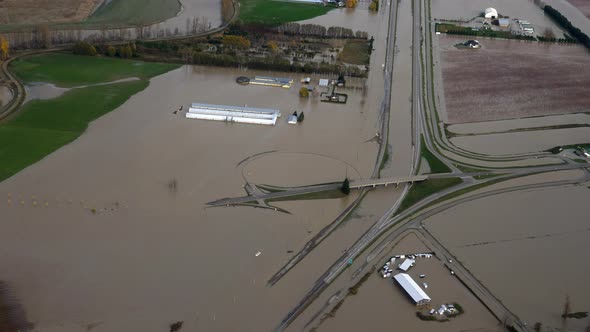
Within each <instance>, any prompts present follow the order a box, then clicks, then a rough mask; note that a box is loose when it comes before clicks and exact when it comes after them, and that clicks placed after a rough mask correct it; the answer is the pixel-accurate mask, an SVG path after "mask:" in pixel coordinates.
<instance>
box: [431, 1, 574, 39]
mask: <svg viewBox="0 0 590 332" xmlns="http://www.w3.org/2000/svg"><path fill="white" fill-rule="evenodd" d="M545 2H547V1H545ZM539 3H540V1H539V0H452V1H448V0H432V7H431V8H432V17H433V18H435V19H446V20H461V21H469V20H471V19H473V18H474V17H477V16H479V14H480V13H482V12H483V11H484V10H485V9H486V8H488V7H492V8H495V9H496V10H497V11H498V14H499V15H504V16H508V17H510V18H511V19H513V18H518V19H522V20H526V21H529V22H531V24H532V25H533V27H534V28H535V32H536V33H537V34H542V33H543V32H544V31H545V29H547V28H549V29H551V30H553V32H554V33H556V34H558V32H559V31H562V29H561V28H560V27H559V26H558V25H557V24H555V22H553V21H552V20H551V19H550V18H549V17H548V16H545V13H544V12H543V10H542V9H541V7H539Z"/></svg>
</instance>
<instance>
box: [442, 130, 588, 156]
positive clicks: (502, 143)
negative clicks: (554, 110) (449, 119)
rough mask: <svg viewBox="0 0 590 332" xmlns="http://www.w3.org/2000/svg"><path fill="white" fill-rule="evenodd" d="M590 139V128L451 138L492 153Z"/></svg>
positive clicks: (469, 148)
mask: <svg viewBox="0 0 590 332" xmlns="http://www.w3.org/2000/svg"><path fill="white" fill-rule="evenodd" d="M589 139H590V128H588V127H583V128H568V129H555V130H536V131H524V132H518V133H502V134H488V135H475V136H459V137H454V138H451V142H452V143H453V144H454V145H456V146H457V147H459V148H461V149H465V150H467V151H473V152H477V153H484V154H490V155H509V154H519V153H528V152H537V151H546V150H549V149H551V148H554V147H556V146H563V145H573V144H582V143H586V142H588V140H589Z"/></svg>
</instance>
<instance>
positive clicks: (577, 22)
mask: <svg viewBox="0 0 590 332" xmlns="http://www.w3.org/2000/svg"><path fill="white" fill-rule="evenodd" d="M544 2H545V3H546V4H548V5H550V6H551V7H553V8H555V9H557V10H558V11H559V12H560V13H562V14H563V15H564V16H565V17H567V19H568V20H570V22H572V25H573V26H575V27H577V28H579V29H580V30H582V31H583V32H584V33H585V34H587V35H589V36H590V18H589V17H587V16H585V15H584V13H583V12H581V11H580V10H579V9H577V8H576V7H574V6H573V5H572V4H571V3H569V2H568V1H566V0H544ZM578 2H581V1H578ZM585 2H586V4H585V5H583V6H586V9H587V8H588V4H587V1H585ZM586 15H588V13H586Z"/></svg>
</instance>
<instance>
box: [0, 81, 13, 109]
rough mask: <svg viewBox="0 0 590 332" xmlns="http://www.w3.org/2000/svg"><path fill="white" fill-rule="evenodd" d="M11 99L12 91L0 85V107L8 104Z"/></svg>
mask: <svg viewBox="0 0 590 332" xmlns="http://www.w3.org/2000/svg"><path fill="white" fill-rule="evenodd" d="M11 99H12V91H11V90H10V88H8V87H7V86H4V85H0V106H3V105H6V104H8V102H10V100H11Z"/></svg>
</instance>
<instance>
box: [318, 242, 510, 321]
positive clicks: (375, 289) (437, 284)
mask: <svg viewBox="0 0 590 332" xmlns="http://www.w3.org/2000/svg"><path fill="white" fill-rule="evenodd" d="M429 251H432V250H430V249H429V248H428V247H427V245H425V244H424V243H423V242H422V241H421V239H420V238H418V237H417V236H416V235H415V234H414V233H411V234H409V235H407V236H406V237H404V238H403V239H402V240H401V241H400V242H399V243H397V244H396V245H395V246H394V247H393V250H392V251H390V252H388V253H387V256H383V257H381V259H379V260H378V261H377V262H376V263H377V265H378V266H377V269H380V268H381V265H383V263H384V262H385V260H387V259H388V258H389V257H390V256H393V255H399V254H408V253H420V252H429ZM397 262H399V261H397ZM398 272H401V271H399V270H398V271H397V272H394V273H398ZM408 274H410V275H411V276H412V278H414V280H415V281H416V282H417V283H418V284H422V282H426V283H428V288H427V289H425V292H426V294H428V296H430V297H431V298H432V302H431V305H432V308H436V309H438V307H439V306H440V305H441V304H443V303H452V302H457V303H459V304H460V305H461V306H462V307H463V308H464V309H465V311H466V313H465V314H463V315H461V316H459V317H456V318H452V319H451V321H449V322H445V323H439V322H425V321H421V320H419V319H418V318H417V317H416V313H415V312H416V306H415V305H414V304H413V303H411V300H410V299H409V297H408V296H406V294H404V293H403V290H402V289H401V288H400V287H399V286H398V285H397V284H396V283H395V281H394V280H392V279H391V278H386V279H383V278H382V277H381V275H380V274H378V273H376V272H375V273H372V274H371V276H370V277H369V279H368V280H367V281H366V282H365V283H364V284H363V285H362V286H361V287H360V288H359V290H358V293H357V294H356V295H350V296H348V297H347V298H346V300H345V302H344V304H343V305H342V307H340V309H339V310H338V311H337V312H336V316H335V317H334V318H328V319H327V320H325V321H324V323H323V324H322V325H321V327H320V329H319V330H320V331H328V332H329V331H368V330H376V327H380V329H385V330H387V327H394V326H395V327H396V329H395V330H407V331H409V330H410V328H409V327H412V329H411V331H427V330H432V331H470V330H483V331H502V329H501V328H500V327H499V326H498V322H497V320H496V319H495V318H494V317H493V316H492V315H491V314H490V313H489V312H488V311H487V309H486V308H485V307H484V306H483V305H482V304H481V303H479V301H478V300H477V299H476V298H475V297H474V296H473V295H472V294H471V293H470V292H469V290H468V289H467V288H465V287H464V286H463V285H462V284H461V282H460V281H459V280H458V279H457V278H455V277H453V276H452V275H451V274H450V273H449V271H448V270H447V269H446V268H445V267H444V264H443V262H441V261H440V260H439V259H438V258H436V256H435V257H433V258H430V259H428V258H418V259H417V260H416V265H415V266H414V267H412V268H411V269H410V270H409V271H408ZM420 274H425V275H426V277H425V278H424V279H421V278H419V277H418V276H419V275H420ZM367 307H369V308H367ZM360 312H362V314H359V313H360ZM402 327H405V329H403V328H402Z"/></svg>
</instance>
